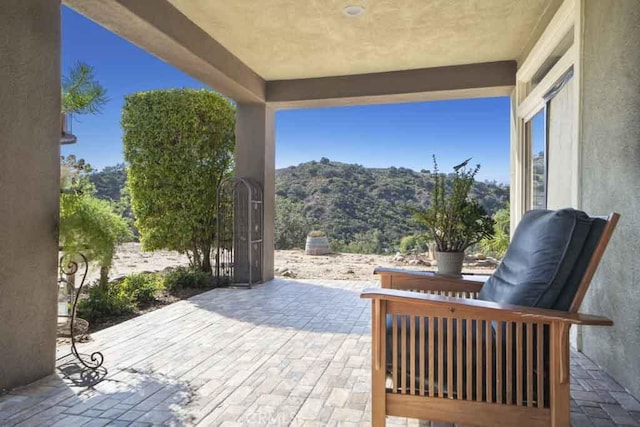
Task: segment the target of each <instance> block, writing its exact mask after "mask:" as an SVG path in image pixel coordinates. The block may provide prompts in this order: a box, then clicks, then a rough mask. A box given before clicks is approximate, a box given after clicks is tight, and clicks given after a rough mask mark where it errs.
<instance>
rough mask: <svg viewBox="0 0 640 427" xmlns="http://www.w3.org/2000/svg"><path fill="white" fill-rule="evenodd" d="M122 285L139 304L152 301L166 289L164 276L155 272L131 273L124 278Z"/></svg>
mask: <svg viewBox="0 0 640 427" xmlns="http://www.w3.org/2000/svg"><path fill="white" fill-rule="evenodd" d="M121 286H122V288H123V290H124V292H126V293H127V294H128V295H130V296H131V298H132V299H133V300H134V301H135V302H136V303H137V304H149V303H152V302H153V301H155V300H156V296H157V295H158V293H159V292H160V291H161V290H162V289H164V284H163V278H162V277H160V275H158V274H153V273H140V274H130V275H128V276H126V277H125V278H124V280H123V281H122V285H121Z"/></svg>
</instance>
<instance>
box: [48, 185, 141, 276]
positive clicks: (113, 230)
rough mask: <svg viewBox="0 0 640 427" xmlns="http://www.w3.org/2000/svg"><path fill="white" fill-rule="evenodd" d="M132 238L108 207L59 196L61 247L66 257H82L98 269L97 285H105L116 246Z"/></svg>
mask: <svg viewBox="0 0 640 427" xmlns="http://www.w3.org/2000/svg"><path fill="white" fill-rule="evenodd" d="M130 238H131V231H130V229H129V227H128V225H127V223H126V221H125V220H124V219H123V218H122V217H121V216H119V215H117V214H116V213H115V212H114V211H113V208H112V207H111V204H109V202H107V201H105V200H99V199H97V198H95V197H93V196H92V195H90V194H79V193H65V194H61V195H60V244H61V245H62V246H63V248H64V251H65V253H68V254H74V253H79V252H81V253H84V254H85V255H86V256H87V258H88V260H89V261H97V262H98V264H99V265H100V284H101V285H106V283H107V281H108V275H109V269H110V268H111V263H112V261H113V256H114V254H115V250H116V246H117V245H118V244H119V243H122V242H124V241H126V240H128V239H130Z"/></svg>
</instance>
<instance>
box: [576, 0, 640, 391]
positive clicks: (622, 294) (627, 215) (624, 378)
mask: <svg viewBox="0 0 640 427" xmlns="http://www.w3.org/2000/svg"><path fill="white" fill-rule="evenodd" d="M583 5H584V7H585V10H584V38H583V48H584V55H583V63H582V67H583V68H582V72H583V76H582V78H583V80H582V87H583V93H582V136H581V161H582V179H581V183H582V191H581V193H582V195H581V196H582V197H581V200H582V207H583V208H584V209H585V210H586V211H587V212H589V213H591V214H606V213H608V212H610V211H612V210H615V211H618V212H620V213H621V214H622V218H621V221H620V224H619V226H618V229H617V230H616V233H615V235H614V237H613V240H612V242H611V244H610V246H609V248H608V250H607V252H606V254H605V256H604V259H603V262H602V264H601V265H600V268H599V269H598V273H597V275H596V277H595V279H594V281H593V283H592V285H591V289H590V291H589V292H588V294H587V297H586V299H585V301H584V303H583V306H582V310H583V311H585V312H588V313H594V314H603V315H606V316H609V317H611V318H612V319H613V320H614V321H615V326H614V327H613V328H584V329H583V350H584V352H585V353H586V354H587V355H588V356H589V357H591V358H593V359H594V360H595V361H596V362H597V363H599V364H600V365H601V366H602V367H603V368H604V369H605V370H606V371H607V372H608V373H610V374H611V375H613V376H614V377H615V378H616V379H617V380H618V381H619V382H620V383H621V384H623V385H624V386H625V387H627V388H628V389H629V390H630V391H631V392H632V393H633V394H635V395H636V396H638V397H640V263H638V255H639V254H640V48H639V47H638V46H639V43H640V24H639V23H640V1H638V0H598V1H584V2H583Z"/></svg>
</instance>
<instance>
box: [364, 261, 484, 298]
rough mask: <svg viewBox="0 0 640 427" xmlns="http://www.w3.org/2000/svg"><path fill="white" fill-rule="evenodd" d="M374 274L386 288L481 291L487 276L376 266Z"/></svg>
mask: <svg viewBox="0 0 640 427" xmlns="http://www.w3.org/2000/svg"><path fill="white" fill-rule="evenodd" d="M373 274H377V275H379V276H380V283H381V286H382V287H383V288H385V289H404V290H421V291H448V292H480V289H482V285H483V284H484V280H485V279H486V277H485V276H465V275H463V276H462V277H457V276H441V275H438V274H435V273H433V272H431V271H417V270H403V269H400V268H387V267H376V268H375V269H374V270H373Z"/></svg>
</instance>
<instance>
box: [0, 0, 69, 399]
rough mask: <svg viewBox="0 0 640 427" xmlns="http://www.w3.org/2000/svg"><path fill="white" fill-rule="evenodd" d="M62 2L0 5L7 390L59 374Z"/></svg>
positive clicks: (2, 331) (1, 354)
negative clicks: (57, 351) (56, 355)
mask: <svg viewBox="0 0 640 427" xmlns="http://www.w3.org/2000/svg"><path fill="white" fill-rule="evenodd" d="M59 141H60V1H59V0H40V1H31V0H29V1H25V0H2V1H1V2H0V390H2V389H7V388H11V387H15V386H18V385H22V384H26V383H29V382H31V381H33V380H35V379H38V378H40V377H43V376H45V375H47V374H50V373H52V372H53V370H54V366H55V347H56V343H55V337H56V265H57V261H56V258H57V253H58V250H57V246H58V242H57V240H58V239H57V231H56V225H57V221H58V203H59V202H58V200H59V194H60V193H59V174H60V163H59V153H60V145H59Z"/></svg>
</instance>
